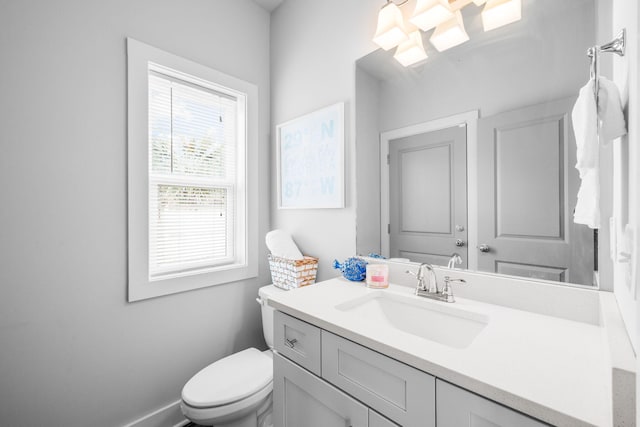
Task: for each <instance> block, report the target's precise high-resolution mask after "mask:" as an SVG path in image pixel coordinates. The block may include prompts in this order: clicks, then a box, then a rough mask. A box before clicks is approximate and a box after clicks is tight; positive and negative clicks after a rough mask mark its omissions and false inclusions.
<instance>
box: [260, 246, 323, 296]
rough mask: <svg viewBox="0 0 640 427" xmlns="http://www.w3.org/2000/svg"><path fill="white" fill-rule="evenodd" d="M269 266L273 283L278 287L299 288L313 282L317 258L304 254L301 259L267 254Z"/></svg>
mask: <svg viewBox="0 0 640 427" xmlns="http://www.w3.org/2000/svg"><path fill="white" fill-rule="evenodd" d="M269 268H270V269H271V279H272V281H273V284H274V285H276V286H277V287H278V288H282V289H295V288H300V287H302V286H307V285H313V284H314V283H315V281H316V273H317V271H318V258H314V257H310V256H305V257H304V258H303V259H301V260H293V259H286V258H280V257H276V256H273V255H271V254H269Z"/></svg>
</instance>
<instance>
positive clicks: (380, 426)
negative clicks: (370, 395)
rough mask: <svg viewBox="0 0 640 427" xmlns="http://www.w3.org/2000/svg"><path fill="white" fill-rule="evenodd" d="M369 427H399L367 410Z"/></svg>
mask: <svg viewBox="0 0 640 427" xmlns="http://www.w3.org/2000/svg"><path fill="white" fill-rule="evenodd" d="M369 427H399V426H398V424H396V423H394V422H393V421H390V420H388V419H386V418H385V417H383V416H382V415H380V414H378V413H377V412H375V411H372V410H371V409H369Z"/></svg>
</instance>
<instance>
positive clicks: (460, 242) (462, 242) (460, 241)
mask: <svg viewBox="0 0 640 427" xmlns="http://www.w3.org/2000/svg"><path fill="white" fill-rule="evenodd" d="M456 246H464V240H462V239H456Z"/></svg>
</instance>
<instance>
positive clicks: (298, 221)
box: [271, 0, 381, 280]
mask: <svg viewBox="0 0 640 427" xmlns="http://www.w3.org/2000/svg"><path fill="white" fill-rule="evenodd" d="M380 6H381V4H380V3H379V2H377V1H371V0H350V1H340V0H322V1H318V0H292V1H285V2H284V3H283V4H282V5H281V6H280V7H279V8H278V9H276V10H275V11H274V12H273V14H272V18H271V19H272V20H271V29H272V30H271V76H272V79H271V93H272V104H271V117H272V121H271V124H272V132H273V134H272V135H273V136H272V141H273V147H275V127H276V125H277V124H279V123H283V122H285V121H287V120H290V119H293V118H295V117H298V116H300V115H303V114H306V113H309V112H312V111H315V110H317V109H319V108H322V107H325V106H327V105H331V104H334V103H336V102H345V103H346V107H345V116H346V120H345V128H346V130H345V133H346V138H345V156H346V157H345V164H346V167H345V181H346V183H345V191H346V207H345V208H344V209H305V210H300V209H296V210H279V209H277V201H276V197H275V195H276V194H277V192H276V187H275V167H274V168H273V169H274V180H273V185H272V194H273V195H274V197H273V198H272V204H271V207H272V218H273V221H272V226H273V228H283V229H285V230H288V231H289V232H290V233H291V234H292V235H293V237H294V239H295V241H296V243H298V245H299V246H300V248H301V249H302V251H303V252H304V253H306V254H309V255H314V256H317V257H319V258H320V263H319V271H318V278H319V279H321V280H322V279H327V278H330V277H333V276H336V275H337V274H339V273H337V271H336V270H333V269H332V267H331V263H332V261H333V259H334V258H337V259H339V260H342V259H344V258H346V257H349V256H352V255H354V254H355V250H356V245H355V243H356V237H355V236H356V219H355V215H356V214H355V205H356V200H355V195H356V193H355V168H354V167H353V166H354V164H355V160H354V155H355V129H354V94H355V78H354V74H355V60H356V59H357V58H359V57H360V56H363V55H364V54H366V53H368V52H370V51H371V50H373V43H372V42H371V35H372V34H373V33H374V31H375V26H376V21H375V18H374V16H375V15H376V14H377V12H378V10H379V9H380ZM274 153H275V150H273V151H272V156H273V157H272V165H275V157H274Z"/></svg>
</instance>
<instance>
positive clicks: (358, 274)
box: [333, 257, 367, 282]
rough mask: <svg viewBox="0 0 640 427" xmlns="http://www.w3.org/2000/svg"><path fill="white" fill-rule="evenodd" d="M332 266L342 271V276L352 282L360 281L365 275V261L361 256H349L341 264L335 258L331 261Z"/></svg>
mask: <svg viewBox="0 0 640 427" xmlns="http://www.w3.org/2000/svg"><path fill="white" fill-rule="evenodd" d="M333 268H337V269H339V270H340V271H342V275H343V276H344V278H345V279H347V280H351V281H352V282H360V281H362V280H364V279H365V277H367V261H365V260H363V259H361V258H356V257H351V258H348V259H347V260H346V261H345V262H343V263H342V264H340V263H339V262H338V260H337V259H336V260H334V261H333Z"/></svg>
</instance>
